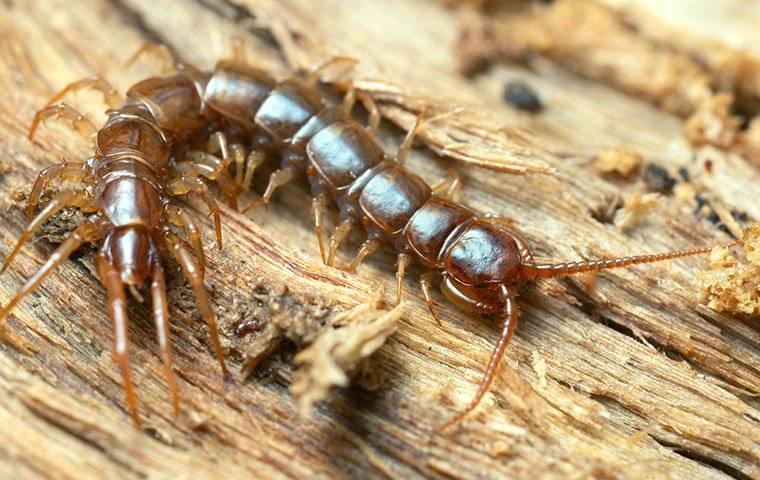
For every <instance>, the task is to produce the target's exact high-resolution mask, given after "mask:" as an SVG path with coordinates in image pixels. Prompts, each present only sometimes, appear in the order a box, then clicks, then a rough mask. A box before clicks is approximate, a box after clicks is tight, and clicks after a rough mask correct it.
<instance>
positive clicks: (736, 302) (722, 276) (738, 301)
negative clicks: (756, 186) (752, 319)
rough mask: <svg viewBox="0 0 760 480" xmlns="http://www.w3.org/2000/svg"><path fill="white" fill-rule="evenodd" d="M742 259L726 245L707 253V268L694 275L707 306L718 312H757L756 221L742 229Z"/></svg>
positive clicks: (759, 244) (759, 252) (759, 247)
mask: <svg viewBox="0 0 760 480" xmlns="http://www.w3.org/2000/svg"><path fill="white" fill-rule="evenodd" d="M743 241H744V252H745V253H746V260H747V261H743V260H741V259H740V258H738V257H737V256H736V255H734V254H732V253H731V250H730V249H728V248H726V247H715V248H714V249H713V250H712V252H711V253H710V269H709V270H707V271H701V272H699V273H698V274H697V284H698V285H699V286H700V287H701V288H702V291H703V297H704V300H705V301H706V302H707V306H708V307H710V308H711V309H713V310H715V311H718V312H730V313H741V314H748V315H757V314H758V313H760V224H755V225H752V226H750V227H749V228H747V229H746V230H745V231H744V238H743Z"/></svg>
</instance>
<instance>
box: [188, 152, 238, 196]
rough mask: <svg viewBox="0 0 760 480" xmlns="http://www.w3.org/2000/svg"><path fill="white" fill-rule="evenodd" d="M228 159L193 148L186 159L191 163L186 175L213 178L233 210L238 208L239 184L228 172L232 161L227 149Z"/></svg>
mask: <svg viewBox="0 0 760 480" xmlns="http://www.w3.org/2000/svg"><path fill="white" fill-rule="evenodd" d="M224 154H226V155H227V159H226V160H225V159H220V158H219V157H217V156H216V155H212V154H210V153H208V152H201V151H199V150H192V151H190V152H188V153H187V156H186V159H187V160H188V161H189V162H190V163H191V166H190V167H188V171H187V172H186V173H185V175H191V176H196V177H197V176H203V177H204V178H207V179H209V180H212V181H214V182H216V183H217V185H219V189H220V190H221V191H222V193H223V194H224V196H225V197H226V198H227V204H228V205H229V206H230V208H232V209H233V210H237V196H238V194H239V192H238V189H237V186H236V185H235V184H234V182H233V181H232V179H230V178H229V176H228V173H227V166H228V165H229V163H230V161H231V160H230V157H229V153H228V152H227V151H226V147H225V152H224Z"/></svg>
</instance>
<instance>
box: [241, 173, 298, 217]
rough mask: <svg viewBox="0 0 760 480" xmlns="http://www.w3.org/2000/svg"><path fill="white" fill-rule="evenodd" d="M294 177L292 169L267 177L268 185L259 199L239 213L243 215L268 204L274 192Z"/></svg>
mask: <svg viewBox="0 0 760 480" xmlns="http://www.w3.org/2000/svg"><path fill="white" fill-rule="evenodd" d="M295 176H296V171H295V170H294V169H283V168H280V169H278V170H275V171H274V172H272V174H271V175H270V176H269V183H267V188H266V190H264V193H263V194H262V195H261V196H260V197H259V198H257V199H256V200H254V201H253V202H251V203H250V204H248V206H246V207H245V208H244V209H243V210H242V211H241V213H245V212H247V211H249V210H252V209H254V208H256V207H259V206H261V205H266V204H267V203H269V200H270V199H271V198H272V195H274V192H275V191H276V190H277V189H278V188H280V187H281V186H283V185H285V184H286V183H288V182H289V181H291V180H293V179H294V178H295Z"/></svg>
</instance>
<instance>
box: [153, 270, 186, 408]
mask: <svg viewBox="0 0 760 480" xmlns="http://www.w3.org/2000/svg"><path fill="white" fill-rule="evenodd" d="M150 291H151V297H152V299H153V320H154V322H155V324H156V335H157V337H158V348H159V351H160V353H161V361H162V362H163V364H164V370H165V374H164V375H165V377H166V385H167V386H168V387H169V392H170V393H171V397H172V406H173V407H174V416H175V417H176V416H179V387H178V386H177V378H176V376H175V375H174V369H173V368H172V363H173V362H172V341H171V337H170V336H169V302H168V300H167V296H166V280H165V279H164V269H163V267H162V266H161V263H160V261H159V260H156V261H155V263H154V264H153V273H152V280H151V284H150Z"/></svg>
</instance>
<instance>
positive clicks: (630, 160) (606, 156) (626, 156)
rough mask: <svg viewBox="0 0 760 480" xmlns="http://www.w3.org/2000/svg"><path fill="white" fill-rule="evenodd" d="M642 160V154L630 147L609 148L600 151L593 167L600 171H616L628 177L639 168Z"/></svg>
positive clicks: (609, 172)
mask: <svg viewBox="0 0 760 480" xmlns="http://www.w3.org/2000/svg"><path fill="white" fill-rule="evenodd" d="M642 161H643V159H642V157H641V155H639V154H638V153H636V152H635V151H633V150H631V149H630V148H626V147H618V148H608V149H606V150H602V151H601V152H599V155H597V157H596V159H595V160H594V163H593V167H594V170H596V171H597V172H599V173H605V174H611V173H614V174H617V175H620V176H622V177H627V176H629V175H631V174H632V173H634V172H636V171H637V170H638V169H639V167H640V166H641V163H642Z"/></svg>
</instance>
